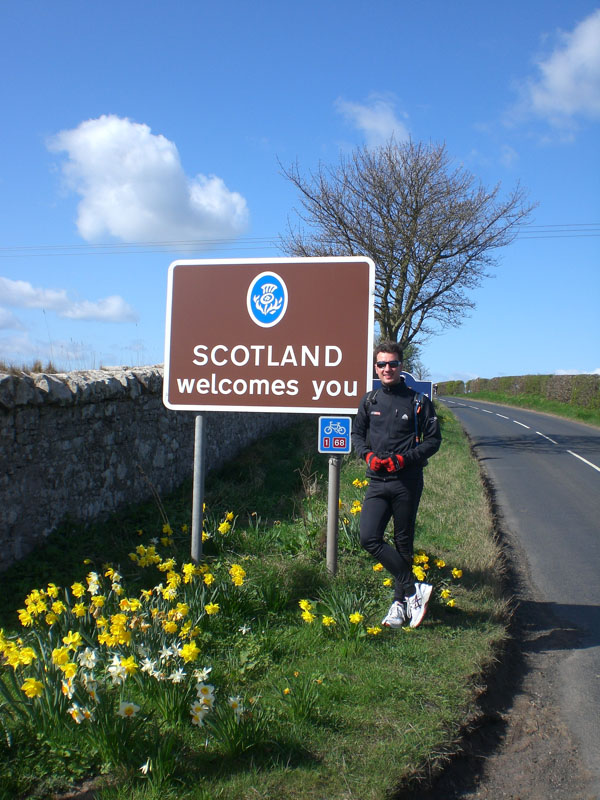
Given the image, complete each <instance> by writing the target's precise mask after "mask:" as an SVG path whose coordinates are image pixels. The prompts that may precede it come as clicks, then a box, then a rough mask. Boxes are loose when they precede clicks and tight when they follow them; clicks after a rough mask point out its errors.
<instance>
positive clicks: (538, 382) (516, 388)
mask: <svg viewBox="0 0 600 800" xmlns="http://www.w3.org/2000/svg"><path fill="white" fill-rule="evenodd" d="M485 391H487V392H500V393H502V394H507V395H513V396H516V395H526V396H527V395H529V396H533V397H543V398H545V399H546V400H557V401H558V402H559V403H569V404H571V405H574V406H579V407H580V408H591V409H597V410H600V375H516V376H504V377H501V378H475V380H472V381H468V382H467V383H466V385H465V384H464V383H463V381H445V382H444V383H439V384H438V394H441V395H458V394H465V393H467V392H469V393H471V392H472V393H474V394H476V393H477V392H485Z"/></svg>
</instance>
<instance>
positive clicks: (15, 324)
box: [0, 308, 25, 331]
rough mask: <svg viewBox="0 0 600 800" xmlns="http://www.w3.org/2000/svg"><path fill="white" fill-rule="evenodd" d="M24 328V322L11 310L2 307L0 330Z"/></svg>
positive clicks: (0, 311) (0, 310)
mask: <svg viewBox="0 0 600 800" xmlns="http://www.w3.org/2000/svg"><path fill="white" fill-rule="evenodd" d="M24 329H25V326H24V325H23V323H22V322H21V321H20V320H19V319H18V318H17V317H15V315H14V314H13V313H12V312H11V311H9V310H8V309H6V308H0V330H3V331H8V330H13V331H19V330H24Z"/></svg>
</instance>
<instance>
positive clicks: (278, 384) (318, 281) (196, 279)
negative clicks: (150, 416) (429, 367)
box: [163, 256, 375, 452]
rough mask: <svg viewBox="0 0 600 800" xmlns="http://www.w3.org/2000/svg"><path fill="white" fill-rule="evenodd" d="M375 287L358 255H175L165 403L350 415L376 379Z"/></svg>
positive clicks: (371, 271)
mask: <svg viewBox="0 0 600 800" xmlns="http://www.w3.org/2000/svg"><path fill="white" fill-rule="evenodd" d="M374 287H375V265H374V263H373V261H372V260H371V259H369V258H366V257H362V256H347V257H346V256H340V257H327V258H316V257H315V258H281V259H231V260H224V259H221V260H212V261H209V260H198V261H175V262H173V263H172V264H171V265H170V267H169V273H168V286H167V315H166V326H165V374H164V384H163V402H164V404H165V405H166V406H167V408H170V409H173V410H176V411H177V410H190V411H257V412H258V411H279V412H304V413H319V414H355V413H356V411H357V410H358V405H359V403H360V400H361V397H362V396H363V395H364V394H365V392H367V391H369V390H370V388H371V383H372V350H373V319H374V312H373V297H374ZM336 452H340V451H339V450H336Z"/></svg>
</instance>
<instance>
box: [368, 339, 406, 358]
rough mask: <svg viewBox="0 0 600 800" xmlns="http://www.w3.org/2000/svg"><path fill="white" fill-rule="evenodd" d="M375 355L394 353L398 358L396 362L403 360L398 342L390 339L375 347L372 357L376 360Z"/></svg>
mask: <svg viewBox="0 0 600 800" xmlns="http://www.w3.org/2000/svg"><path fill="white" fill-rule="evenodd" d="M377 353H395V354H396V355H397V356H398V361H403V360H404V354H403V353H402V348H401V347H400V344H399V343H398V342H393V341H392V340H391V339H386V340H385V341H383V342H379V344H378V345H377V346H376V347H375V352H374V353H373V355H374V357H375V358H377Z"/></svg>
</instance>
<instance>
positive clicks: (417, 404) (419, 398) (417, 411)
mask: <svg viewBox="0 0 600 800" xmlns="http://www.w3.org/2000/svg"><path fill="white" fill-rule="evenodd" d="M378 392H379V389H373V390H372V391H370V392H369V393H368V395H367V399H366V400H365V411H366V412H367V415H368V414H369V409H370V408H371V406H372V405H374V404H375V403H376V402H377V400H376V399H375V398H376V397H377V393H378ZM424 397H425V395H424V394H423V392H415V396H414V402H413V406H414V419H415V444H419V442H421V441H422V440H423V431H422V429H421V416H420V415H421V408H422V407H423V398H424Z"/></svg>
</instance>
